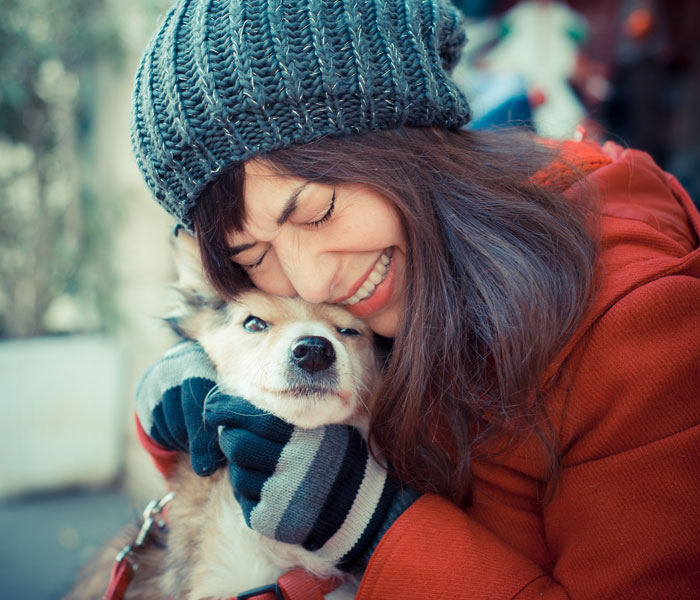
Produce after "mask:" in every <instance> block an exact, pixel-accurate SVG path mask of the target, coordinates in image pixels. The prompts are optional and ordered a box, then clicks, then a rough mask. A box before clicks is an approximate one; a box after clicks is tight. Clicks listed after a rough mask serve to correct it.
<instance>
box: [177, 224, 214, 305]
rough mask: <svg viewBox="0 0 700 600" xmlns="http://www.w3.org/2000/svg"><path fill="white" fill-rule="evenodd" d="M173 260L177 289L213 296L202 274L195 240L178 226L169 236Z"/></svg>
mask: <svg viewBox="0 0 700 600" xmlns="http://www.w3.org/2000/svg"><path fill="white" fill-rule="evenodd" d="M170 246H171V248H172V250H173V260H174V262H175V271H176V273H177V284H176V286H177V287H178V288H182V289H191V290H196V291H199V292H201V293H206V294H207V295H215V294H214V290H213V289H212V287H211V284H210V283H209V281H208V280H207V277H206V275H205V274H204V268H203V267H202V258H201V255H200V253H199V245H198V244H197V240H196V239H195V238H194V237H193V236H191V235H190V234H189V233H187V231H185V229H184V228H183V227H180V226H179V225H178V226H177V227H176V228H175V230H174V231H173V234H172V236H170Z"/></svg>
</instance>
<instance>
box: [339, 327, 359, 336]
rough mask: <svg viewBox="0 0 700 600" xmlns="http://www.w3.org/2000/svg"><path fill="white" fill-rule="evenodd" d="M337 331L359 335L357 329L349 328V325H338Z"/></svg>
mask: <svg viewBox="0 0 700 600" xmlns="http://www.w3.org/2000/svg"><path fill="white" fill-rule="evenodd" d="M338 333H339V334H340V335H360V332H359V331H357V329H351V328H350V327H338Z"/></svg>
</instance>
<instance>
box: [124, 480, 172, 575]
mask: <svg viewBox="0 0 700 600" xmlns="http://www.w3.org/2000/svg"><path fill="white" fill-rule="evenodd" d="M174 497H175V492H168V493H167V494H165V496H163V497H162V498H161V499H160V500H151V501H150V502H149V503H148V505H147V506H146V508H145V509H144V511H143V517H142V523H141V529H139V532H138V533H137V534H136V538H135V539H134V541H133V542H132V543H131V544H127V545H126V546H124V547H123V548H122V549H121V550H120V551H119V554H117V556H116V558H115V561H116V562H117V563H121V562H122V561H123V560H124V559H125V558H126V556H127V555H128V554H130V553H131V552H133V551H134V550H136V549H137V548H140V547H141V546H143V544H144V542H145V541H146V538H147V537H148V534H149V533H150V531H151V529H152V527H153V524H154V523H155V524H156V525H157V526H158V527H159V528H160V529H163V527H165V521H164V520H163V518H162V513H163V510H164V509H165V507H166V506H167V505H168V503H169V502H170V501H171V500H172V499H173V498H174Z"/></svg>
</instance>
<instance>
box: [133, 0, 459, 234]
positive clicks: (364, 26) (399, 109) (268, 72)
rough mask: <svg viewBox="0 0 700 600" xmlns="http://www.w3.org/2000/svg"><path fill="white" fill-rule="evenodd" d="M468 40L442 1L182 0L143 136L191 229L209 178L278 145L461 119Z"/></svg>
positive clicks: (144, 154) (149, 82)
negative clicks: (457, 74)
mask: <svg viewBox="0 0 700 600" xmlns="http://www.w3.org/2000/svg"><path fill="white" fill-rule="evenodd" d="M465 40H466V37H465V33H464V30H463V28H462V25H461V17H460V13H459V12H458V11H457V9H456V8H454V7H453V6H452V5H450V4H448V3H447V2H446V1H443V0H180V1H179V2H177V4H176V5H175V6H174V8H173V9H172V10H171V11H170V13H169V14H168V15H167V16H166V18H165V20H164V22H163V24H162V26H161V27H160V30H159V31H158V32H157V33H156V34H155V36H154V37H153V38H152V40H151V42H150V44H149V45H148V48H147V49H146V52H145V53H144V55H143V58H142V60H141V65H140V66H139V70H138V73H137V74H136V84H135V89H134V95H133V102H132V112H131V142H132V146H133V150H134V153H135V155H136V160H137V162H138V165H139V168H140V169H141V171H142V173H143V175H144V177H145V179H146V183H147V184H148V186H149V187H150V188H151V190H152V192H153V193H154V195H155V197H156V199H157V200H158V202H160V204H162V205H163V206H164V207H165V209H166V210H167V211H168V212H170V213H171V214H172V215H173V216H175V218H176V219H178V221H179V222H181V223H182V224H183V225H184V226H185V227H186V228H187V229H189V230H190V231H191V230H192V219H191V214H190V213H191V210H192V208H193V207H194V205H195V202H196V200H197V197H198V196H199V194H200V193H201V192H202V190H203V189H204V187H205V186H206V185H207V184H208V183H210V182H211V181H213V180H215V179H217V177H218V176H219V175H220V174H221V173H222V172H223V171H224V170H225V169H226V168H227V167H228V166H230V165H231V164H232V163H234V162H238V161H243V160H246V159H248V158H252V157H254V156H258V155H261V154H264V153H267V152H269V151H271V150H277V149H280V148H287V147H289V146H292V145H295V144H302V143H307V142H311V141H313V140H317V139H319V138H321V137H323V136H326V135H329V136H334V137H343V136H349V135H357V134H361V133H366V132H369V131H374V130H378V129H395V128H397V127H400V126H402V125H407V126H413V127H421V126H437V127H445V128H457V127H459V126H461V125H463V124H465V123H466V122H467V121H468V120H469V114H470V113H469V105H468V104H467V101H466V99H465V98H464V96H463V95H462V94H461V92H460V91H459V90H458V88H457V86H456V85H455V84H454V83H453V81H452V80H451V79H449V77H448V75H447V73H448V72H449V71H450V70H451V69H452V67H453V66H454V65H455V64H456V62H457V60H458V59H459V54H460V51H461V49H462V46H463V44H464V42H465Z"/></svg>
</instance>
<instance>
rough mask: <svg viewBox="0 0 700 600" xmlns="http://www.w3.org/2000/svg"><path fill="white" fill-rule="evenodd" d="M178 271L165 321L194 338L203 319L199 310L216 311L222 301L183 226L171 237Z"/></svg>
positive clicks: (193, 240) (202, 311)
mask: <svg viewBox="0 0 700 600" xmlns="http://www.w3.org/2000/svg"><path fill="white" fill-rule="evenodd" d="M170 245H171V247H172V250H173V260H174V263H175V270H176V272H177V281H176V282H175V284H174V285H173V289H174V291H175V301H174V306H173V308H172V310H171V311H170V313H169V314H168V316H167V317H166V318H165V321H166V322H167V323H168V325H169V326H170V327H171V328H172V329H173V331H174V332H175V333H176V334H177V335H179V336H181V337H184V338H189V339H196V338H197V337H198V335H199V333H200V331H199V329H200V326H201V323H202V322H203V320H202V319H201V317H202V313H204V312H205V311H210V310H215V311H216V310H219V309H220V308H221V307H222V306H224V304H225V302H224V301H223V300H222V299H221V298H220V297H219V296H218V294H217V293H216V292H215V291H214V288H213V287H212V285H211V283H209V280H208V279H207V276H206V274H205V273H204V268H203V267H202V260H201V257H200V253H199V246H198V244H197V240H196V239H195V238H194V237H192V236H191V235H190V234H189V233H187V232H186V231H185V230H184V229H183V228H182V227H177V228H176V229H175V230H174V231H173V235H172V236H171V239H170Z"/></svg>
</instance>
